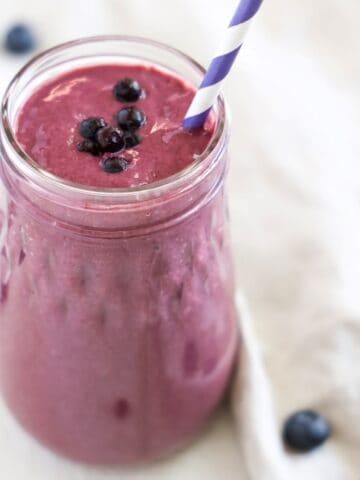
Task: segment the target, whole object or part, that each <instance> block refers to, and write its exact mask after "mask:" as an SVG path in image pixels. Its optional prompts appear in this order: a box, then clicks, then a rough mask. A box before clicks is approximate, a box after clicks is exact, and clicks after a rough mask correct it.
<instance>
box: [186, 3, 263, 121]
mask: <svg viewBox="0 0 360 480" xmlns="http://www.w3.org/2000/svg"><path fill="white" fill-rule="evenodd" d="M262 2H263V0H241V1H240V3H239V6H238V8H237V10H236V12H235V15H234V17H233V19H232V20H231V22H230V25H229V28H228V29H227V33H226V36H225V38H224V41H223V42H222V44H221V45H220V48H219V49H218V51H217V52H216V54H215V57H214V60H213V61H212V63H211V65H210V67H209V69H208V71H207V73H206V74H205V77H204V79H203V81H202V83H201V85H200V87H199V89H198V91H197V93H196V95H195V97H194V99H193V101H192V104H191V105H190V108H189V110H188V111H187V114H186V117H185V120H184V122H183V127H184V128H199V127H202V126H203V125H204V123H205V120H206V119H207V117H208V115H209V113H210V111H211V109H212V107H213V105H214V104H215V101H216V99H217V96H218V95H219V93H220V90H221V87H222V85H223V83H224V81H225V79H226V77H227V75H228V73H229V72H230V70H231V67H232V65H233V63H234V61H235V59H236V57H237V55H238V53H239V51H240V49H241V47H242V45H243V43H244V38H245V35H246V32H247V30H248V28H249V26H250V24H251V20H252V18H253V17H254V15H255V14H256V13H257V11H258V10H259V8H260V6H261V4H262Z"/></svg>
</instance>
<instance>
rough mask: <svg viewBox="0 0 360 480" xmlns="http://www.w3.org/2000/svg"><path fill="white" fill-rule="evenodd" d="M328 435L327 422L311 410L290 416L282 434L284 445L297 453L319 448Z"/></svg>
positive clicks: (328, 427)
mask: <svg viewBox="0 0 360 480" xmlns="http://www.w3.org/2000/svg"><path fill="white" fill-rule="evenodd" d="M330 435H331V426H330V424H329V422H328V421H327V420H326V419H325V418H324V417H322V416H321V415H319V414H318V413H316V412H314V411H312V410H304V411H301V412H297V413H295V414H294V415H292V416H291V417H290V418H289V419H288V420H287V421H286V423H285V426H284V432H283V438H284V442H285V444H286V445H287V446H289V447H290V448H292V449H294V450H297V451H299V452H309V451H311V450H313V449H315V448H317V447H319V446H320V445H322V444H323V443H325V442H326V440H327V439H328V438H329V437H330Z"/></svg>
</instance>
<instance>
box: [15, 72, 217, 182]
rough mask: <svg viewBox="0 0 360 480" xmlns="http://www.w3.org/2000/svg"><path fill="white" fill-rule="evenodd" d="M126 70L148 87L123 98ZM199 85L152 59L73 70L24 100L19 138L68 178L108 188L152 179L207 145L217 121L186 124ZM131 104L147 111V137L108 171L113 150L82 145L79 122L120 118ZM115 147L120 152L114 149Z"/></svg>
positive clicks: (46, 165)
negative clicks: (118, 93) (120, 86)
mask: <svg viewBox="0 0 360 480" xmlns="http://www.w3.org/2000/svg"><path fill="white" fill-rule="evenodd" d="M123 78H132V79H134V80H136V81H137V82H139V84H140V85H141V87H142V89H143V90H144V93H145V95H144V96H143V98H140V99H139V100H138V101H137V102H133V103H123V102H121V101H118V100H117V99H116V98H115V97H114V94H113V88H114V85H115V84H116V83H117V82H118V81H119V80H121V79H123ZM194 94H195V90H194V88H193V87H191V86H190V85H189V84H187V83H185V82H184V81H183V80H182V79H181V78H179V77H176V76H174V75H172V74H171V73H169V72H166V71H165V70H160V69H158V68H156V67H154V66H150V65H149V66H148V65H125V64H111V65H98V66H91V67H86V68H81V69H77V70H73V71H70V72H67V73H66V74H63V75H61V76H59V77H56V78H54V79H52V80H51V81H49V82H48V83H46V84H44V85H42V86H41V87H40V88H39V89H38V90H36V91H35V92H34V93H33V95H32V96H31V97H30V98H29V99H28V100H27V101H26V103H25V104H24V106H23V107H22V109H21V111H20V113H19V116H18V122H17V139H18V141H19V143H20V144H21V145H22V147H23V148H24V150H25V151H26V152H27V154H28V155H30V156H31V157H32V158H33V159H34V161H36V162H37V163H38V164H39V165H40V166H41V167H42V168H44V169H46V170H47V171H48V172H50V173H52V174H54V175H56V176H58V177H61V178H63V179H65V180H68V181H71V182H74V183H77V184H81V185H86V186H91V187H105V188H124V187H135V186H140V185H146V184H150V183H153V182H156V181H159V180H162V179H165V178H167V177H169V176H171V175H173V174H175V173H177V172H180V171H181V170H183V169H184V168H186V167H187V166H189V165H190V164H191V163H192V162H193V161H194V156H195V155H198V154H201V153H202V152H203V151H204V150H205V148H206V146H207V145H208V143H209V141H210V139H211V136H212V133H213V125H212V124H211V123H210V122H209V123H208V124H207V125H206V126H205V128H204V129H198V130H196V131H186V130H184V129H183V128H182V127H181V123H182V121H183V119H184V116H185V113H186V111H187V109H188V107H189V105H190V103H191V101H192V98H193V96H194ZM129 106H131V107H132V106H133V107H135V108H137V109H139V110H141V111H143V112H144V114H145V115H146V119H147V120H146V124H145V125H144V126H143V127H142V128H141V129H139V132H138V133H139V134H140V135H141V137H142V141H141V143H140V144H139V145H137V146H136V147H134V148H127V149H126V150H123V151H121V152H120V153H119V155H121V157H123V158H125V159H126V160H127V161H128V167H127V169H126V170H124V171H121V172H118V173H108V172H106V171H104V169H103V168H101V162H104V160H105V159H106V158H108V157H110V156H113V155H114V154H113V153H112V154H109V153H102V154H101V155H99V156H93V155H91V154H90V153H87V152H80V151H79V150H78V148H77V145H78V144H79V142H81V141H82V140H83V139H82V138H81V135H80V132H79V125H80V122H81V121H82V120H84V119H86V118H88V117H103V118H104V119H105V121H106V122H107V123H108V124H109V125H112V126H116V120H115V115H116V113H117V112H118V111H119V110H121V109H123V108H126V107H129ZM116 155H117V153H116Z"/></svg>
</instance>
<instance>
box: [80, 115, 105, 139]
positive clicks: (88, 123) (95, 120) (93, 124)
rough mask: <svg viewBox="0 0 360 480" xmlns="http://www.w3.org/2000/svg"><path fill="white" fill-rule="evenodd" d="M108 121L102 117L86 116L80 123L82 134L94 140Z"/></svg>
mask: <svg viewBox="0 0 360 480" xmlns="http://www.w3.org/2000/svg"><path fill="white" fill-rule="evenodd" d="M106 125H107V124H106V122H105V120H104V119H103V118H102V117H90V118H86V119H85V120H83V121H82V122H81V123H80V128H79V130H80V135H81V136H82V137H84V138H88V139H90V140H94V138H95V135H96V132H97V131H98V130H100V128H104V127H106Z"/></svg>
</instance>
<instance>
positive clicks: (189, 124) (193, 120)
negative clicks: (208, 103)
mask: <svg viewBox="0 0 360 480" xmlns="http://www.w3.org/2000/svg"><path fill="white" fill-rule="evenodd" d="M211 109H212V107H210V108H208V109H207V110H206V111H205V112H202V113H199V114H198V115H194V116H193V117H189V118H185V120H184V122H183V127H184V128H200V127H202V126H203V125H204V123H205V121H206V119H207V117H208V116H209V113H210V111H211Z"/></svg>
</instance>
